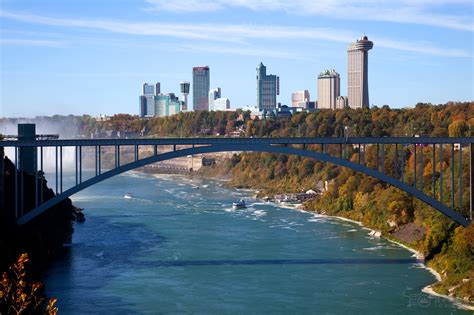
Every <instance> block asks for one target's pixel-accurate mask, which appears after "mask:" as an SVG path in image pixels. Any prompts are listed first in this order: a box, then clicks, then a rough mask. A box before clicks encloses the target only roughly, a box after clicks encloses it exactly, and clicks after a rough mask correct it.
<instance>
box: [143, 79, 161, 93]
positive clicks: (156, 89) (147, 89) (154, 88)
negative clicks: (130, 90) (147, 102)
mask: <svg viewBox="0 0 474 315" xmlns="http://www.w3.org/2000/svg"><path fill="white" fill-rule="evenodd" d="M160 93H161V91H160V82H157V83H156V84H155V85H153V84H148V83H144V84H143V88H142V95H158V94H160Z"/></svg>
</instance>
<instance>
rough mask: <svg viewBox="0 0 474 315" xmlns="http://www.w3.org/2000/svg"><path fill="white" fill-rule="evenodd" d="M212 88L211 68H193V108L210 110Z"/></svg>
mask: <svg viewBox="0 0 474 315" xmlns="http://www.w3.org/2000/svg"><path fill="white" fill-rule="evenodd" d="M209 86H210V76H209V67H208V66H205V67H194V68H193V108H194V110H209V101H208V93H209Z"/></svg>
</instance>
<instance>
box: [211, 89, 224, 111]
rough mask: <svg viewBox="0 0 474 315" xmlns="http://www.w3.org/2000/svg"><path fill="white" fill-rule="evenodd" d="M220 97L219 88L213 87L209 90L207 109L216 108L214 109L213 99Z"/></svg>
mask: <svg viewBox="0 0 474 315" xmlns="http://www.w3.org/2000/svg"><path fill="white" fill-rule="evenodd" d="M220 97H221V88H219V87H218V88H215V89H213V90H210V91H209V101H208V103H209V110H210V111H212V110H216V109H214V101H215V100H217V99H218V98H220Z"/></svg>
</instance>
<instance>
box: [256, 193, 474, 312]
mask: <svg viewBox="0 0 474 315" xmlns="http://www.w3.org/2000/svg"><path fill="white" fill-rule="evenodd" d="M256 199H258V198H256ZM269 203H272V204H274V205H275V206H278V207H282V206H281V205H280V204H278V203H275V202H269ZM282 208H286V209H292V210H296V211H301V212H305V213H311V214H317V215H318V216H321V217H326V218H332V219H337V220H339V221H345V222H351V223H354V224H357V225H358V226H360V227H361V228H363V229H365V230H369V231H375V230H374V229H371V228H369V227H366V226H365V225H364V224H363V223H362V222H360V221H356V220H352V219H348V218H345V217H341V216H335V215H328V214H321V213H317V212H314V211H310V210H306V209H304V208H301V207H298V205H295V206H291V205H284V206H283V207H282ZM379 238H383V239H385V240H387V241H388V242H390V243H393V244H396V245H397V246H399V247H402V248H404V249H406V250H407V251H409V252H411V253H413V256H414V257H415V258H416V259H417V260H418V259H419V260H423V262H421V263H418V264H419V265H421V266H422V268H423V269H425V270H427V271H428V272H430V273H431V274H432V275H433V276H434V277H435V278H436V282H434V283H432V284H429V285H427V286H425V287H423V288H422V289H421V292H423V293H425V294H428V295H431V296H435V297H440V298H444V299H447V300H449V301H450V302H451V303H453V305H455V306H456V307H457V308H459V309H463V310H468V311H474V305H471V304H467V303H466V302H464V301H463V300H460V299H457V298H454V297H450V296H448V295H445V294H441V293H437V292H436V291H434V290H433V285H434V284H436V283H438V282H440V281H441V280H442V278H441V275H440V274H439V272H437V271H436V270H434V269H433V268H431V267H428V266H427V265H426V263H425V262H424V261H425V257H424V255H423V254H422V253H421V252H419V251H418V250H416V249H414V248H411V247H409V246H407V245H405V244H402V243H400V242H398V241H396V240H394V239H391V238H388V237H386V236H383V235H381V236H380V237H379Z"/></svg>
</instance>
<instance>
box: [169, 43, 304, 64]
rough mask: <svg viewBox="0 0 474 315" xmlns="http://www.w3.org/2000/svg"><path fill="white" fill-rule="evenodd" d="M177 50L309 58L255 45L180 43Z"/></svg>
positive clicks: (298, 58)
mask: <svg viewBox="0 0 474 315" xmlns="http://www.w3.org/2000/svg"><path fill="white" fill-rule="evenodd" d="M176 50H177V51H193V52H202V53H214V54H229V55H240V56H255V57H261V56H265V57H268V58H278V59H292V60H295V59H297V60H306V59H307V60H309V59H310V55H308V54H302V53H300V52H297V51H287V50H281V49H271V48H270V49H269V48H261V47H255V46H248V45H244V46H227V45H226V46H224V45H202V44H186V45H181V46H180V47H179V48H177V49H176Z"/></svg>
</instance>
